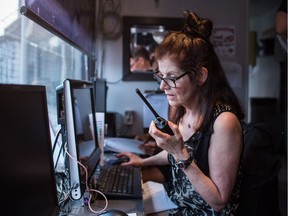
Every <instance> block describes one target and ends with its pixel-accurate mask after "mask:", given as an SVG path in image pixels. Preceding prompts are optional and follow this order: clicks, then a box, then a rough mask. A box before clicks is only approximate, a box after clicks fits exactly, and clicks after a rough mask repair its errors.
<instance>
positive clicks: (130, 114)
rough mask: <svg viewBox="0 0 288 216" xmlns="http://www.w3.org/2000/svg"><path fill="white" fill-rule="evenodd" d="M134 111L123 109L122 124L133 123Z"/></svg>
mask: <svg viewBox="0 0 288 216" xmlns="http://www.w3.org/2000/svg"><path fill="white" fill-rule="evenodd" d="M133 117H134V111H125V115H124V124H125V125H132V124H133Z"/></svg>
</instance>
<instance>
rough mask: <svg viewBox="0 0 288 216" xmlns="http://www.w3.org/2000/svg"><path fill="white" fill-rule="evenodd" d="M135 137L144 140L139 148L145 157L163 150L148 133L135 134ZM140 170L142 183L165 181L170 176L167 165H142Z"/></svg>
mask: <svg viewBox="0 0 288 216" xmlns="http://www.w3.org/2000/svg"><path fill="white" fill-rule="evenodd" d="M135 139H137V140H141V141H143V142H144V144H142V145H141V146H140V148H141V149H142V150H143V151H144V153H145V155H146V156H145V157H150V156H153V155H156V154H158V153H159V152H161V151H163V149H161V148H160V147H158V146H157V143H156V142H155V140H154V139H153V138H152V137H151V135H150V134H149V133H146V134H142V135H137V136H136V137H135ZM141 171H142V181H143V183H145V182H147V181H154V182H158V183H165V182H167V181H168V180H169V179H170V178H171V175H170V166H169V165H160V166H145V167H142V169H141Z"/></svg>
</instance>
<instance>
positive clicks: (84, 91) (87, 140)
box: [56, 79, 101, 200]
mask: <svg viewBox="0 0 288 216" xmlns="http://www.w3.org/2000/svg"><path fill="white" fill-rule="evenodd" d="M93 88H94V87H93V83H92V82H88V81H83V80H72V79H66V80H65V81H64V82H63V85H61V86H59V87H57V89H56V92H57V103H58V106H57V107H58V122H59V123H60V124H61V125H62V127H63V128H64V130H62V131H64V133H65V134H64V135H63V137H64V138H65V137H66V142H67V146H68V152H69V154H70V155H71V156H72V157H73V158H71V157H70V156H69V157H67V158H68V160H69V174H70V186H71V188H72V190H71V197H72V198H73V199H74V200H78V199H80V198H81V197H82V195H83V192H84V191H85V189H86V173H85V170H84V169H83V167H82V166H81V165H79V164H78V163H77V161H78V162H80V163H81V164H82V165H83V166H84V167H85V168H86V169H87V171H88V181H89V179H90V177H91V175H92V174H93V172H94V169H95V167H96V165H97V164H98V162H99V160H100V156H101V149H100V147H99V144H98V141H99V140H98V138H97V132H96V131H97V126H96V118H95V113H96V112H95V104H94V90H93ZM59 103H63V104H59ZM61 109H62V110H61ZM91 115H92V118H90V119H92V121H91V120H90V119H89V116H91ZM90 122H91V123H92V125H91V123H90ZM64 142H65V140H64Z"/></svg>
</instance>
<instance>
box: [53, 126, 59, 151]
mask: <svg viewBox="0 0 288 216" xmlns="http://www.w3.org/2000/svg"><path fill="white" fill-rule="evenodd" d="M60 132H61V128H60V129H59V130H58V132H57V134H56V137H55V139H54V143H53V149H52V153H53V154H54V151H55V148H56V143H57V140H58V138H59V135H60Z"/></svg>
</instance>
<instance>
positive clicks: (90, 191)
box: [65, 149, 108, 214]
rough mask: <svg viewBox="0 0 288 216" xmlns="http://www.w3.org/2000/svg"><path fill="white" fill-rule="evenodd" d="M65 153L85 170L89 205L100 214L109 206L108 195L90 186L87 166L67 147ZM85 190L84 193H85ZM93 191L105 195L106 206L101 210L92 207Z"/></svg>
mask: <svg viewBox="0 0 288 216" xmlns="http://www.w3.org/2000/svg"><path fill="white" fill-rule="evenodd" d="M65 153H66V154H67V155H68V156H69V157H70V158H71V159H72V160H74V161H76V162H77V163H78V164H79V165H80V166H81V167H82V168H83V169H84V170H85V176H86V178H85V180H86V181H85V185H86V190H85V192H88V193H89V199H88V203H87V205H88V207H89V209H90V211H91V212H93V213H96V214H100V213H102V212H104V211H105V210H106V209H107V207H108V200H107V197H106V196H105V195H104V194H103V193H102V192H101V191H99V190H96V189H90V188H89V184H88V171H87V169H86V167H85V166H84V165H83V164H82V163H80V162H79V161H78V160H77V159H75V158H74V157H73V156H72V155H71V154H70V153H69V152H68V151H67V149H65ZM85 192H84V193H85ZM92 192H96V193H99V194H101V195H102V196H103V197H104V199H105V207H104V208H103V209H102V210H100V211H95V210H93V209H92V207H91V199H92V196H93V193H92Z"/></svg>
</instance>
